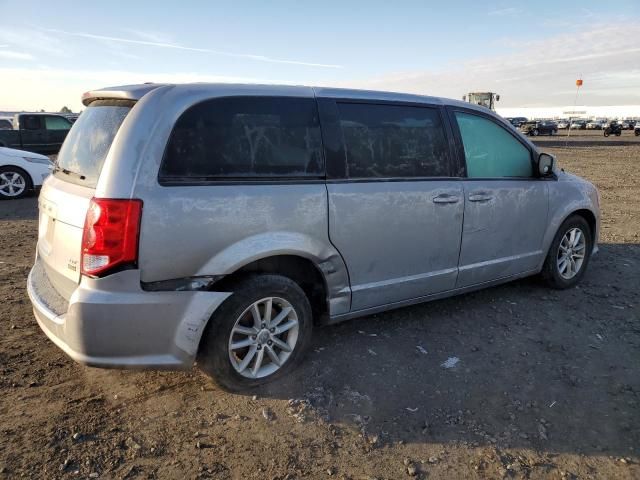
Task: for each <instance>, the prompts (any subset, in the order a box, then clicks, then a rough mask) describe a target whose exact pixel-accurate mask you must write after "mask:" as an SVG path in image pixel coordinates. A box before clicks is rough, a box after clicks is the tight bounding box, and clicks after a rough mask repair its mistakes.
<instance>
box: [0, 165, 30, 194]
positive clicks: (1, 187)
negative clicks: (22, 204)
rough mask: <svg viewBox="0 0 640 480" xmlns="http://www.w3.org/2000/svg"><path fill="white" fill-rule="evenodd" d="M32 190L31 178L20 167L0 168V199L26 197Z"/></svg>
mask: <svg viewBox="0 0 640 480" xmlns="http://www.w3.org/2000/svg"><path fill="white" fill-rule="evenodd" d="M32 190H33V181H32V180H31V176H30V175H29V174H28V173H27V172H25V171H24V170H23V169H21V168H20V167H12V166H7V167H0V198H1V199H16V198H23V197H26V196H27V195H28V194H29V193H30V192H31V191H32Z"/></svg>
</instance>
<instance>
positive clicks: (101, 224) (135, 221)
mask: <svg viewBox="0 0 640 480" xmlns="http://www.w3.org/2000/svg"><path fill="white" fill-rule="evenodd" d="M141 214H142V200H120V199H110V198H92V199H91V203H90V204H89V210H88V211H87V216H86V218H85V220H84V230H83V232H82V259H81V267H80V271H81V272H82V274H83V275H89V276H92V277H99V276H101V275H102V274H104V273H105V272H107V270H111V269H113V268H114V267H117V266H124V265H134V264H135V263H136V262H137V261H138V237H139V235H140V216H141Z"/></svg>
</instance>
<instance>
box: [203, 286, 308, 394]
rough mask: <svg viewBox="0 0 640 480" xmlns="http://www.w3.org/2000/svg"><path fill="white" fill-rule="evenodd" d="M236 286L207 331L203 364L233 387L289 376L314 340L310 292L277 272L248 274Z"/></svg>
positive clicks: (223, 383) (218, 380) (218, 379)
mask: <svg viewBox="0 0 640 480" xmlns="http://www.w3.org/2000/svg"><path fill="white" fill-rule="evenodd" d="M232 289H233V292H234V293H233V294H232V295H231V296H230V297H229V298H228V299H227V300H225V302H224V303H223V304H222V305H221V306H220V308H218V310H216V312H215V313H214V315H213V316H212V318H211V320H210V321H209V325H208V326H207V329H206V331H205V333H204V335H203V338H202V342H203V343H202V344H201V348H200V354H199V357H198V361H199V363H200V364H201V367H202V369H203V370H204V371H205V372H206V373H207V374H209V375H210V376H211V377H212V378H213V380H214V381H215V382H216V383H217V384H218V385H219V386H221V387H222V388H223V389H225V390H229V391H243V390H247V389H251V388H255V387H258V386H260V385H263V384H265V383H268V382H271V381H274V380H277V379H278V378H281V377H282V376H285V375H288V374H289V373H290V372H291V371H292V370H293V369H294V368H295V367H296V366H297V365H298V364H299V363H300V362H301V361H302V358H303V357H304V354H305V352H306V350H307V349H308V347H309V344H310V341H311V334H312V330H313V317H312V313H311V305H310V303H309V300H308V298H307V296H306V295H305V293H304V291H303V290H302V289H301V288H300V286H299V285H298V284H297V283H295V282H294V281H292V280H290V279H289V278H287V277H283V276H281V275H271V274H269V275H255V276H251V277H247V278H245V279H243V280H241V281H239V282H237V283H236V284H235V285H234V286H233V287H232ZM268 299H271V303H269V301H268ZM269 305H271V308H268V306H269ZM267 312H269V313H267ZM269 318H270V320H269ZM279 319H280V320H279ZM278 320H279V321H278ZM296 322H297V323H296ZM284 328H287V330H283V331H282V332H281V333H278V332H279V330H281V329H284ZM282 347H284V348H282ZM287 348H290V349H291V351H287ZM274 355H275V356H274ZM258 361H259V362H260V363H258ZM278 363H280V365H278Z"/></svg>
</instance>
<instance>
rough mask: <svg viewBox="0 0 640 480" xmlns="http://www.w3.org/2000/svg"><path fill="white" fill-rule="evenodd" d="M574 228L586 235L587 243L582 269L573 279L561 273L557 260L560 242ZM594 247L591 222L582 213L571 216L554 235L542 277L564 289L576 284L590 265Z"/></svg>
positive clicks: (556, 286) (548, 283)
mask: <svg viewBox="0 0 640 480" xmlns="http://www.w3.org/2000/svg"><path fill="white" fill-rule="evenodd" d="M573 228H579V229H580V230H581V231H582V234H583V235H584V238H585V244H586V245H585V254H584V259H583V261H582V265H581V266H580V269H579V270H578V272H577V273H576V274H575V276H574V277H573V278H571V279H566V278H564V277H563V276H562V275H561V274H560V270H559V268H558V261H557V260H558V253H559V249H560V242H561V241H562V238H563V237H564V235H565V234H566V233H567V232H568V231H569V230H571V229H573ZM592 249H593V234H592V232H591V227H589V224H588V223H587V221H586V220H585V219H584V217H581V216H580V215H572V216H570V217H569V218H567V219H566V220H565V221H564V222H563V223H562V225H560V228H559V229H558V231H557V232H556V236H555V237H554V239H553V242H551V246H550V247H549V252H548V253H547V258H546V259H545V261H544V265H543V267H542V272H541V274H542V278H543V279H544V280H545V281H546V283H547V285H549V286H550V287H551V288H556V289H559V290H564V289H567V288H571V287H574V286H576V285H577V284H578V283H579V282H580V280H581V279H582V277H583V276H584V274H585V272H586V270H587V267H588V266H589V259H590V258H591V250H592Z"/></svg>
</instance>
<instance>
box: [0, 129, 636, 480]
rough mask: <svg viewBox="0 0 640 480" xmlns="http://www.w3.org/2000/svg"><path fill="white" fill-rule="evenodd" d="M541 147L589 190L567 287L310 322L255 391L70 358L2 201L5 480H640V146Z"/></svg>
mask: <svg viewBox="0 0 640 480" xmlns="http://www.w3.org/2000/svg"><path fill="white" fill-rule="evenodd" d="M565 133H566V132H565ZM605 140H606V141H605ZM536 141H537V142H539V143H540V144H541V145H545V148H546V150H547V151H549V152H551V153H554V154H556V155H557V158H558V161H559V163H560V165H561V166H562V167H564V168H565V169H566V170H568V171H571V172H575V173H577V174H579V175H582V176H584V177H586V178H588V179H590V180H591V181H593V182H594V183H595V184H596V185H597V186H598V188H599V189H600V192H601V195H602V210H603V212H602V215H603V223H602V226H603V228H602V232H601V235H600V242H601V248H600V253H599V254H598V255H597V256H596V257H594V258H593V260H592V263H591V264H590V266H589V271H588V273H587V275H586V277H585V279H584V282H583V283H582V284H581V285H580V286H579V287H578V288H575V289H573V290H569V291H553V290H549V289H547V288H545V287H544V286H543V285H542V284H541V283H540V282H539V281H538V280H536V279H535V278H532V279H526V280H523V281H518V282H515V283H511V284H508V285H504V286H500V287H496V288H492V289H489V290H485V291H481V292H477V293H473V294H468V295H464V296H460V297H457V298H452V299H448V300H443V301H436V302H432V303H429V304H424V305H420V306H415V307H411V308H405V309H401V310H397V311H394V312H389V313H385V314H380V315H375V316H371V317H367V318H362V319H359V320H354V321H351V322H347V323H344V324H340V325H336V326H332V327H325V328H322V329H318V330H317V331H316V332H315V336H314V341H313V348H312V349H311V352H310V354H309V356H308V357H307V359H306V361H305V362H304V364H303V365H302V367H301V368H300V369H299V370H298V371H297V372H296V374H295V375H294V376H293V377H291V378H289V379H287V380H286V381H284V382H281V383H278V384H276V385H273V386H271V387H270V388H269V389H266V390H261V391H259V392H255V395H253V394H248V395H231V394H228V393H224V392H222V391H220V390H219V389H218V388H216V387H215V386H214V385H213V384H212V383H211V381H210V380H209V379H208V378H207V377H206V376H204V375H203V374H202V373H200V372H199V371H198V370H197V369H193V370H192V371H188V372H150V371H114V370H99V369H92V368H87V367H83V366H80V365H77V364H75V363H74V362H73V361H71V360H70V359H69V358H67V357H66V356H65V355H64V354H63V353H62V352H61V351H60V350H59V349H58V348H57V347H55V346H54V345H53V344H52V343H51V342H50V341H49V340H47V339H46V338H45V336H44V334H43V333H42V332H41V331H40V329H39V328H38V327H37V325H36V323H35V320H34V319H33V316H32V312H31V308H30V304H29V301H28V299H27V296H26V293H25V281H26V277H27V273H28V271H29V268H30V266H31V263H32V260H33V255H34V248H35V242H36V228H37V217H36V214H37V211H36V199H35V198H28V199H25V200H19V201H5V202H2V203H0V332H1V335H0V432H1V435H0V478H16V477H18V478H19V477H25V478H47V479H51V478H127V479H134V478H180V479H182V478H221V479H225V478H232V479H246V478H249V479H253V478H256V479H258V478H259V479H267V480H272V479H273V480H282V479H294V478H313V479H316V478H328V477H335V478H343V479H354V480H359V479H373V478H377V479H402V478H409V477H410V475H413V476H415V477H417V478H429V479H435V478H447V479H457V478H492V479H493V478H503V477H504V478H545V479H546V478H551V479H565V478H566V479H573V478H581V479H582V478H584V479H587V478H593V479H596V478H597V479H602V478H622V479H632V478H640V465H639V462H640V287H639V285H640V238H639V234H640V174H639V169H638V164H639V163H640V142H638V138H634V137H633V136H632V134H631V133H630V132H625V135H624V136H623V137H621V138H609V139H604V138H603V137H602V133H601V132H582V133H580V134H579V135H578V134H576V136H574V135H573V133H572V138H571V139H570V140H569V141H567V140H566V139H565V138H564V137H563V136H561V135H560V136H556V137H548V138H539V139H536ZM452 357H456V358H458V359H459V360H458V362H457V364H456V365H455V366H453V367H452V368H445V367H444V366H443V363H445V362H447V360H448V359H451V358H452ZM451 363H454V361H450V362H449V364H451Z"/></svg>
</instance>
